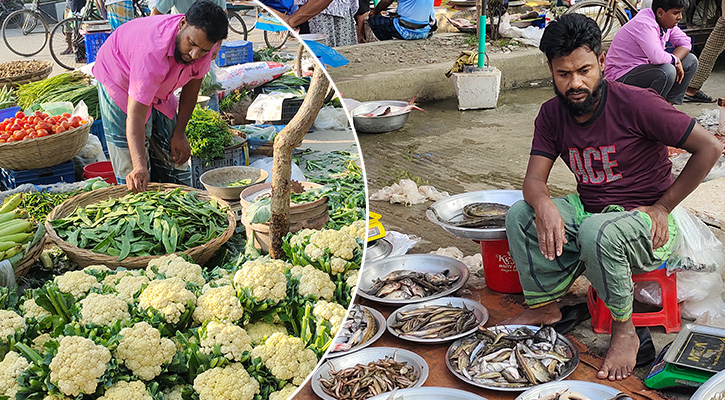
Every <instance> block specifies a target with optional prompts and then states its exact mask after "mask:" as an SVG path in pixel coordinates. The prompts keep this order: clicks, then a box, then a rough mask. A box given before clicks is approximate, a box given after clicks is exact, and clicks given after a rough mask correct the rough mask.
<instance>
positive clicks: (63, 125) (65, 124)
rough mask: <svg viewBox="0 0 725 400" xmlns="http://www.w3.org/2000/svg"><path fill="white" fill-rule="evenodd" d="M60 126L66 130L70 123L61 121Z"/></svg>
mask: <svg viewBox="0 0 725 400" xmlns="http://www.w3.org/2000/svg"><path fill="white" fill-rule="evenodd" d="M60 126H61V127H63V130H64V131H67V130H68V129H70V123H69V122H68V121H63V122H61V123H60Z"/></svg>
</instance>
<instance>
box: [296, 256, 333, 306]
mask: <svg viewBox="0 0 725 400" xmlns="http://www.w3.org/2000/svg"><path fill="white" fill-rule="evenodd" d="M290 273H291V274H292V276H296V277H298V278H299V280H300V286H299V293H300V294H301V295H303V296H315V297H317V298H319V299H326V300H332V298H333V297H334V296H335V288H336V286H335V283H334V282H332V279H330V275H327V274H326V273H324V272H323V271H320V270H319V269H317V268H315V267H313V266H311V265H307V266H305V267H301V266H295V267H293V268H292V271H290Z"/></svg>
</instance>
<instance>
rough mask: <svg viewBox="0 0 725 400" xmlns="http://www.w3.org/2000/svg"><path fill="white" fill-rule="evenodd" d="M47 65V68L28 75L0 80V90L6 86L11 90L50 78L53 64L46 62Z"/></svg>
mask: <svg viewBox="0 0 725 400" xmlns="http://www.w3.org/2000/svg"><path fill="white" fill-rule="evenodd" d="M46 64H47V65H48V66H47V67H45V68H43V69H41V70H39V71H35V72H32V73H29V74H24V75H18V76H9V77H7V78H0V88H2V87H4V86H7V87H9V88H11V89H14V88H17V87H18V86H20V85H24V84H26V83H30V82H35V81H40V80H43V79H45V78H47V77H49V76H50V73H51V72H52V71H53V63H51V62H46Z"/></svg>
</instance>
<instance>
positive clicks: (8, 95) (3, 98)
mask: <svg viewBox="0 0 725 400" xmlns="http://www.w3.org/2000/svg"><path fill="white" fill-rule="evenodd" d="M13 104H15V96H13V90H12V89H10V87H8V86H3V87H2V88H0V110H1V109H3V108H8V107H12V106H13Z"/></svg>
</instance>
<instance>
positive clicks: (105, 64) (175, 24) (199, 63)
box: [93, 15, 211, 121]
mask: <svg viewBox="0 0 725 400" xmlns="http://www.w3.org/2000/svg"><path fill="white" fill-rule="evenodd" d="M182 17H183V15H156V16H152V17H145V18H138V19H134V20H132V21H129V22H126V23H125V24H123V25H121V26H120V27H119V28H118V29H116V30H115V31H114V32H113V33H112V34H111V36H110V37H109V38H108V39H107V40H106V42H105V43H104V44H103V46H101V49H100V50H99V51H98V55H97V57H96V65H95V66H94V67H93V75H94V76H95V77H96V79H98V81H99V82H101V83H102V84H103V86H105V87H106V90H107V91H108V94H109V95H110V96H111V98H112V99H113V101H114V102H116V104H117V105H118V106H119V107H120V108H121V109H122V110H123V112H125V113H128V109H127V108H128V98H129V96H130V97H132V98H133V99H134V100H136V101H138V102H139V103H141V104H144V105H147V106H151V107H149V112H148V114H147V115H146V120H147V121H148V118H149V116H150V115H151V108H155V109H157V110H159V111H161V112H162V113H163V114H164V115H166V116H167V117H169V118H173V117H174V115H175V114H176V108H177V100H176V96H174V94H173V92H174V90H176V89H178V88H180V87H183V86H184V85H186V84H187V83H188V82H189V81H191V80H192V79H202V78H203V77H204V75H206V74H207V72H209V68H210V66H211V52H209V53H208V54H206V55H205V56H204V57H202V58H200V59H198V60H195V61H192V62H191V64H188V65H186V64H183V63H178V62H176V60H175V59H174V49H175V48H176V34H177V33H178V30H179V21H180V20H181V18H182Z"/></svg>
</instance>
